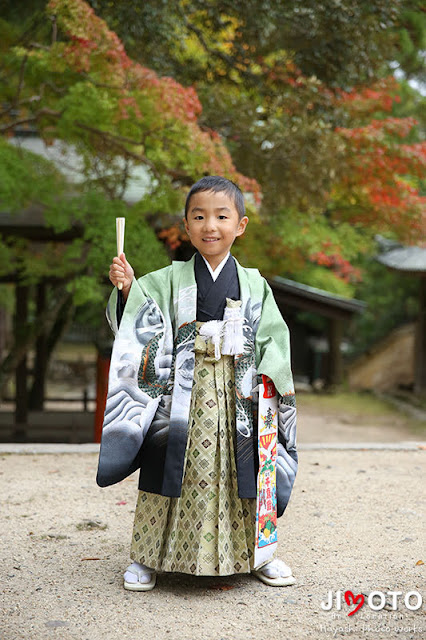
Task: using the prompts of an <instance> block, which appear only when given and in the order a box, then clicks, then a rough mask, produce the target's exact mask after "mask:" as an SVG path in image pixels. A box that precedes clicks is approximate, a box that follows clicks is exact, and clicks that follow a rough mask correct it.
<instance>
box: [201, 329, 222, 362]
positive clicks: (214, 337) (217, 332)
mask: <svg viewBox="0 0 426 640" xmlns="http://www.w3.org/2000/svg"><path fill="white" fill-rule="evenodd" d="M223 325H224V323H223V320H209V321H208V322H205V323H204V324H203V325H202V327H201V328H200V334H199V335H200V336H202V337H203V339H204V340H205V342H207V340H208V339H209V338H211V341H212V343H213V344H214V357H215V359H216V360H220V341H221V338H222V334H223Z"/></svg>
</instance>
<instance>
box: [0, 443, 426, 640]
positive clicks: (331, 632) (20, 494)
mask: <svg viewBox="0 0 426 640" xmlns="http://www.w3.org/2000/svg"><path fill="white" fill-rule="evenodd" d="M425 455H426V453H425V451H424V450H423V449H421V448H419V449H418V450H414V451H398V450H389V451H383V450H381V451H380V450H369V449H365V450H358V451H356V450H347V451H345V450H344V451H335V450H321V451H315V450H313V451H312V450H302V451H301V452H300V469H299V474H298V476H297V479H296V484H295V488H294V492H293V496H292V499H291V502H290V505H289V507H288V509H287V511H286V513H285V515H284V516H283V518H281V519H280V521H279V523H280V524H279V541H280V542H279V553H278V555H279V556H280V557H281V558H282V559H284V560H285V561H286V562H287V563H288V564H290V566H291V567H292V568H293V574H294V575H295V577H296V579H297V583H296V584H295V585H294V586H292V587H285V588H280V589H279V588H271V587H267V586H266V585H263V584H262V583H260V582H259V581H257V580H256V579H255V578H254V577H252V576H250V575H243V576H231V577H227V578H207V577H203V578H196V577H193V576H186V575H183V574H162V575H160V576H159V578H158V582H157V587H156V588H155V589H154V590H153V591H151V592H149V593H132V592H127V591H125V590H124V589H123V587H122V573H123V569H124V568H125V567H126V566H127V564H128V551H129V546H130V536H131V530H132V521H133V514H134V506H135V501H136V495H137V476H136V475H133V476H132V477H131V478H129V479H126V480H125V481H123V482H121V483H120V484H117V485H115V486H113V487H109V488H107V489H100V488H99V487H97V485H96V484H95V474H96V467H97V455H96V454H94V453H80V454H75V453H73V454H49V455H43V454H42V455H39V454H38V455H18V454H6V455H2V456H1V457H0V474H1V485H0V486H1V489H0V497H1V516H0V517H1V522H2V524H1V532H2V543H3V544H2V545H1V565H0V566H1V569H0V576H1V577H0V583H1V588H0V592H1V597H0V638H1V640H18V639H19V640H21V639H24V638H25V639H26V640H44V639H50V638H60V639H61V640H71V639H72V640H86V639H87V640H98V639H99V640H116V639H117V640H127V639H129V640H130V639H132V640H134V638H138V639H140V640H145V639H146V638H156V639H162V638H170V639H171V640H189V639H192V638H194V639H197V640H240V639H244V640H251V639H252V638H253V639H254V638H256V639H257V638H265V639H266V638H282V639H283V640H284V639H289V638H291V639H296V640H297V639H298V638H315V639H318V640H322V639H326V638H335V637H337V638H338V637H349V638H354V639H358V638H360V639H365V640H369V639H374V640H381V639H385V638H386V639H387V638H398V639H401V640H403V639H408V638H415V639H418V638H421V637H422V636H423V635H425V627H426V620H425V619H424V608H423V607H421V608H420V609H419V610H417V611H410V610H409V609H407V607H406V606H405V604H404V598H403V596H401V597H400V598H399V599H398V608H397V610H395V611H393V610H389V609H390V607H391V605H392V600H391V596H389V595H387V592H388V591H401V592H402V593H403V594H406V593H407V592H409V591H419V592H420V593H421V594H422V596H423V598H424V597H425V592H424V586H425V581H424V573H425V566H424V565H422V564H420V563H419V561H425V562H426V558H425V555H426V554H425V548H424V525H423V522H422V518H421V513H422V507H423V502H424V498H425V492H424V478H425V474H424V471H425ZM422 536H423V537H422ZM330 590H331V591H333V593H334V592H336V591H339V590H340V591H341V592H342V594H343V593H344V592H345V591H347V590H351V591H352V592H353V594H354V595H355V596H356V595H358V594H360V593H363V594H365V596H366V600H367V596H368V595H369V594H370V592H372V591H381V592H383V593H384V594H385V595H386V600H387V603H388V604H387V605H386V607H387V609H388V610H385V609H383V610H380V611H372V610H371V609H370V608H369V607H368V604H367V602H365V604H364V606H363V607H362V608H361V609H360V610H358V611H357V612H356V613H355V614H354V615H353V616H348V613H349V612H350V611H353V609H354V605H351V606H350V607H348V606H347V605H346V603H345V602H344V599H343V595H342V600H343V604H342V608H341V610H340V611H339V610H337V608H336V607H335V606H333V607H332V608H331V610H328V611H325V610H323V609H322V608H321V602H322V601H325V600H327V598H328V593H329V591H330ZM415 603H416V598H415V597H414V596H413V597H412V598H411V600H410V604H413V605H415ZM401 629H402V630H401Z"/></svg>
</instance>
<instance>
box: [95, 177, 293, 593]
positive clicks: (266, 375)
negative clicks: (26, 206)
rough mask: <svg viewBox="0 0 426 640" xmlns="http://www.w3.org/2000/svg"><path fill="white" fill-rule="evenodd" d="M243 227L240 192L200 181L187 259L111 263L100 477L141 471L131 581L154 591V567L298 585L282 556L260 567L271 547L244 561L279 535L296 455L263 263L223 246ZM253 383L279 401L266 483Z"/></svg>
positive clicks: (192, 199) (286, 365) (279, 332)
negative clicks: (159, 264) (110, 335)
mask: <svg viewBox="0 0 426 640" xmlns="http://www.w3.org/2000/svg"><path fill="white" fill-rule="evenodd" d="M247 223H248V218H247V216H246V215H245V207H244V199H243V195H242V193H241V191H240V190H239V188H238V187H237V186H236V185H235V184H234V183H232V182H231V181H229V180H226V179H225V178H221V177H218V176H208V177H205V178H202V179H201V180H199V181H198V182H197V183H196V184H195V185H194V186H193V187H192V189H191V190H190V192H189V194H188V197H187V200H186V205H185V227H186V230H187V233H188V235H189V238H190V240H191V242H192V244H193V245H194V247H195V248H196V249H197V253H196V254H195V256H194V257H193V258H192V259H191V260H189V261H188V262H186V263H182V262H174V263H173V264H172V265H170V266H169V267H166V268H165V269H160V270H159V271H156V272H153V273H151V274H147V275H146V276H144V277H142V278H140V279H139V280H135V279H134V274H133V269H132V267H131V266H130V264H129V263H128V262H127V260H126V257H125V255H124V254H122V255H121V256H117V257H115V258H114V259H113V263H112V265H111V267H110V272H109V276H110V280H111V282H112V283H113V284H114V285H115V286H117V285H118V284H119V283H120V282H121V283H122V293H120V294H119V295H118V296H117V290H116V289H115V290H114V292H113V294H112V296H111V299H110V302H109V305H108V309H107V317H108V319H109V321H110V324H111V327H112V329H113V331H114V332H115V333H116V339H115V342H114V348H113V355H112V360H111V369H110V380H109V390H108V398H107V405H106V410H105V420H104V429H103V433H102V442H101V451H100V458H99V469H98V476H97V481H98V484H99V485H100V486H106V485H109V484H113V483H115V482H118V481H120V480H122V479H123V478H124V477H126V476H127V475H129V474H130V473H132V472H133V471H135V470H136V469H140V478H139V490H140V491H139V498H138V504H137V508H136V513H135V523H134V529H133V537H132V547H131V558H132V560H133V564H132V565H130V567H128V568H127V570H126V572H125V575H124V586H125V588H127V589H130V590H137V591H145V590H149V589H152V588H153V587H154V586H155V581H156V572H157V571H180V572H184V573H191V574H193V575H229V574H233V573H248V572H250V571H252V572H253V573H254V574H255V575H256V576H257V577H258V578H259V579H260V580H262V581H263V582H265V583H266V584H269V585H272V586H285V585H290V584H294V582H295V580H294V578H293V576H292V574H291V569H290V568H289V567H288V566H287V565H285V564H284V563H283V562H282V561H281V560H277V559H275V560H272V561H269V562H268V560H270V558H271V557H272V555H273V552H274V551H275V547H276V545H274V544H272V543H271V544H270V545H269V550H268V549H267V553H269V557H268V555H264V552H265V549H264V550H263V555H258V556H257V558H258V559H257V564H255V559H254V558H255V547H256V546H257V547H259V538H260V537H261V538H262V539H263V541H264V544H265V545H266V546H267V545H268V538H269V541H272V540H273V539H275V538H274V535H275V536H276V517H277V515H278V516H280V515H282V513H283V512H284V509H285V508H286V506H287V503H288V501H289V498H290V494H291V490H292V487H293V483H294V479H295V475H296V471H297V453H296V407H295V398H294V388H293V380H292V374H291V368H290V347H289V336H288V329H287V326H286V324H285V322H284V320H283V319H282V316H281V314H280V312H279V310H278V308H277V306H276V304H275V301H274V299H273V296H272V292H271V290H270V288H269V286H268V284H267V283H266V281H265V280H264V279H263V278H262V277H261V276H260V274H259V272H258V271H257V270H255V269H245V268H243V267H241V266H240V265H239V264H238V263H237V261H236V260H235V259H234V258H233V257H232V256H231V255H230V249H231V247H232V245H233V243H234V240H235V238H236V237H238V236H240V235H242V234H243V233H244V231H245V228H246V226H247ZM262 380H263V382H265V381H267V380H268V381H269V384H270V386H271V388H272V389H273V390H274V392H275V389H276V392H277V396H278V405H277V410H276V411H275V413H278V438H277V442H276V441H274V440H272V437H273V436H272V435H271V436H270V437H269V439H268V443H269V445H268V446H269V447H270V448H269V453H268V454H267V455H266V457H267V456H268V455H269V456H270V457H269V458H268V460H266V458H265V455H264V456H263V458H262V464H263V463H264V462H265V460H266V462H267V463H269V464H270V468H269V471H268V472H267V473H266V476H268V478H269V479H270V480H271V482H272V484H268V485H267V488H265V486H266V485H265V486H264V485H261V484H259V483H260V475H261V473H258V471H259V447H260V438H259V440H258V427H257V419H258V418H257V405H258V403H259V402H260V400H259V399H258V397H257V396H258V389H259V387H258V385H259V383H260V382H262ZM271 381H272V383H273V384H271ZM268 388H269V387H268ZM262 389H263V387H262ZM265 394H266V392H265ZM263 397H266V395H264V396H263ZM262 407H264V405H262ZM262 411H263V410H262ZM260 413H262V412H260ZM265 415H266V413H265ZM272 415H273V412H272V411H270V412H269V413H268V416H272ZM261 417H262V419H264V416H263V415H262V416H261ZM264 421H265V424H269V425H270V424H272V418H271V420H270V421H269V422H268V420H264ZM275 442H276V444H274V443H275ZM265 451H266V449H265ZM261 472H262V473H263V472H264V468H263V467H262V469H261ZM266 476H265V477H266ZM275 478H276V485H275ZM260 486H262V487H263V488H262V490H260V489H259V487H260ZM260 494H261V495H260ZM264 494H265V495H264ZM262 500H263V502H262ZM265 505H267V509H266V506H265ZM262 509H263V511H262ZM261 524H262V527H261ZM256 528H257V529H258V530H257V533H256ZM260 557H262V558H263V560H262V561H261V562H260V561H259V558H260Z"/></svg>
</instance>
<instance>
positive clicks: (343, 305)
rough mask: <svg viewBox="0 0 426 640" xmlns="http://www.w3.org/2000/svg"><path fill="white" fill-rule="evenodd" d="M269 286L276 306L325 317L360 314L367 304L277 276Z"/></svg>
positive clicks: (271, 280)
mask: <svg viewBox="0 0 426 640" xmlns="http://www.w3.org/2000/svg"><path fill="white" fill-rule="evenodd" d="M269 284H270V286H271V289H272V291H273V293H274V296H275V298H276V300H277V303H278V305H280V303H281V304H282V305H284V306H287V305H288V306H292V307H297V308H299V309H304V310H306V311H312V312H314V313H319V314H320V315H323V316H327V317H333V318H342V317H350V316H352V315H353V314H354V313H362V312H363V311H364V309H365V308H366V306H367V303H366V302H364V301H362V300H356V299H354V298H345V297H344V296H339V295H336V294H333V293H330V291H325V290H324V289H317V288H316V287H310V286H309V285H306V284H301V283H300V282H295V281H294V280H289V279H287V278H280V277H279V276H276V277H275V278H272V279H270V280H269Z"/></svg>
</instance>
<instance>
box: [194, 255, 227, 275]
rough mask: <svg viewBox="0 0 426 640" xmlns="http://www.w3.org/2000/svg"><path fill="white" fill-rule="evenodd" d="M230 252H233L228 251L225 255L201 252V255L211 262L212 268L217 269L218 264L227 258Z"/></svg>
mask: <svg viewBox="0 0 426 640" xmlns="http://www.w3.org/2000/svg"><path fill="white" fill-rule="evenodd" d="M230 253H231V252H230V251H228V252H227V253H226V254H225V255H222V256H205V255H203V254H202V253H201V252H200V255H201V256H203V258H204V260H206V262H208V263H209V265H210V266H211V268H212V270H213V271H216V269H217V268H218V266H219V265H220V264H221V263H222V262H223V261H224V260H225V258H228V257H229V255H230Z"/></svg>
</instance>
